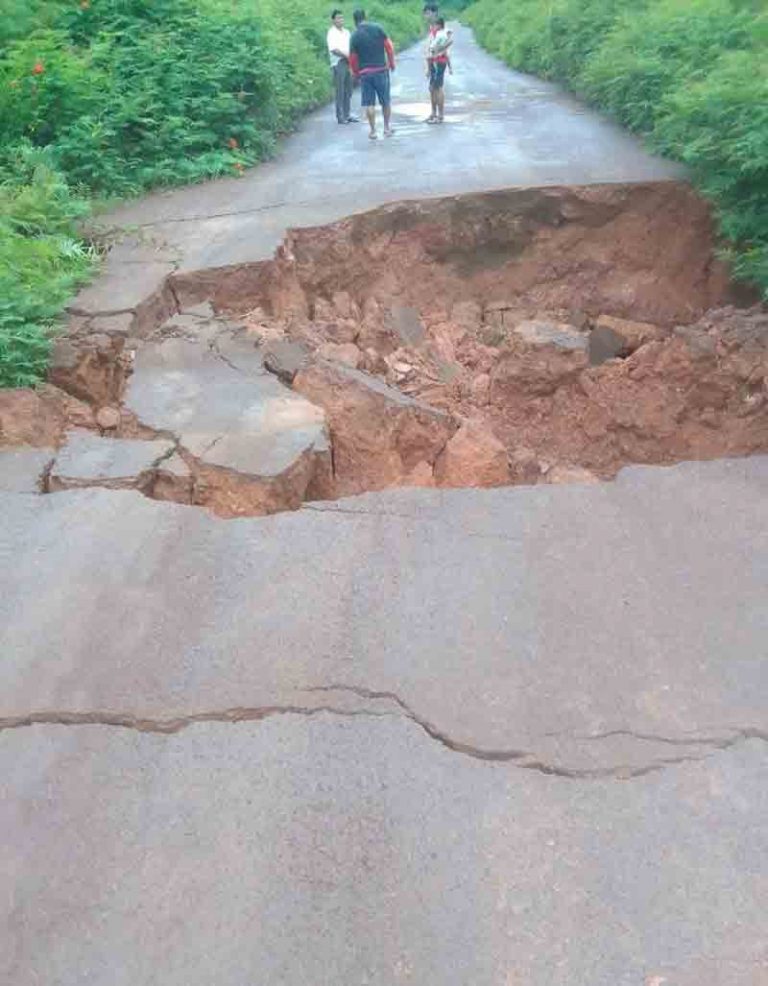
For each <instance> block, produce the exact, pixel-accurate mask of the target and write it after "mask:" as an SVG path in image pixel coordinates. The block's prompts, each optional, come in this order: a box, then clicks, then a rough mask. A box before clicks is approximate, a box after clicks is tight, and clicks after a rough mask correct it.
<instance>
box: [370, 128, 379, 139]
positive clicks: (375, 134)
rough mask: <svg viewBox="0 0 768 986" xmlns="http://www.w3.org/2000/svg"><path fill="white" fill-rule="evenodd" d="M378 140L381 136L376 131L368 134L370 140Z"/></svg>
mask: <svg viewBox="0 0 768 986" xmlns="http://www.w3.org/2000/svg"><path fill="white" fill-rule="evenodd" d="M378 139H379V135H378V134H377V133H376V131H375V130H374V131H373V132H372V133H369V134H368V140H378Z"/></svg>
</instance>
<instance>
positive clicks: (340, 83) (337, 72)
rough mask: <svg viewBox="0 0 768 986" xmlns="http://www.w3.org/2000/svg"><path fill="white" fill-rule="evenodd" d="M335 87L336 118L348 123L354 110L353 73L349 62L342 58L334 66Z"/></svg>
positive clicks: (340, 121)
mask: <svg viewBox="0 0 768 986" xmlns="http://www.w3.org/2000/svg"><path fill="white" fill-rule="evenodd" d="M333 88H334V91H335V93H336V119H337V120H338V121H339V123H346V122H347V120H348V119H349V117H350V113H351V110H352V73H351V72H350V71H349V62H348V61H346V59H344V58H342V60H341V61H340V62H339V63H338V65H335V66H334V68H333Z"/></svg>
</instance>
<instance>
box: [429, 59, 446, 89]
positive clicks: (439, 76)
mask: <svg viewBox="0 0 768 986" xmlns="http://www.w3.org/2000/svg"><path fill="white" fill-rule="evenodd" d="M447 68H448V65H447V63H446V62H430V63H429V88H430V89H442V88H443V86H444V85H445V70H446V69H447Z"/></svg>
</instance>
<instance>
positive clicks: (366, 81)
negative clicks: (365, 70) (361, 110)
mask: <svg viewBox="0 0 768 986" xmlns="http://www.w3.org/2000/svg"><path fill="white" fill-rule="evenodd" d="M377 97H378V100H379V102H380V103H381V105H382V106H389V104H390V103H391V102H392V100H391V97H390V95H389V71H388V70H387V69H382V70H381V72H371V73H370V75H361V76H360V101H361V103H362V105H363V106H375V105H376V99H377Z"/></svg>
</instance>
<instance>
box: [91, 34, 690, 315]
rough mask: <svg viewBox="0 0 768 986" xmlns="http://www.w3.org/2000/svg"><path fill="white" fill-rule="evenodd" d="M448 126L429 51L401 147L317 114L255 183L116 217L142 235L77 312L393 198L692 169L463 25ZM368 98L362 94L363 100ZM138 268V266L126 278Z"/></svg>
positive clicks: (400, 98) (137, 296) (399, 121)
mask: <svg viewBox="0 0 768 986" xmlns="http://www.w3.org/2000/svg"><path fill="white" fill-rule="evenodd" d="M454 60H455V65H456V71H455V75H454V76H453V77H449V81H448V88H447V92H448V116H447V120H446V123H445V125H444V126H443V127H441V128H436V127H428V126H426V125H425V124H424V122H423V120H424V118H425V117H426V115H427V114H428V112H429V101H428V95H427V92H426V82H425V79H424V74H423V62H422V58H421V53H420V49H419V48H412V49H410V50H409V51H408V52H406V53H404V54H403V55H402V56H401V57H400V60H399V65H398V69H397V72H396V73H395V76H394V85H393V98H394V105H395V113H394V122H395V126H396V128H397V134H396V136H395V138H394V139H392V140H388V141H384V140H380V141H378V142H377V143H376V144H372V143H371V141H369V140H368V139H367V136H366V133H367V128H366V127H365V125H364V124H362V123H361V124H360V125H359V126H355V127H350V128H347V127H339V126H338V125H337V124H336V122H335V120H334V118H333V112H332V110H331V109H329V108H324V109H322V110H320V111H318V112H317V113H315V114H313V115H311V116H310V117H309V118H308V119H307V120H306V121H305V122H304V123H303V124H302V125H301V127H300V128H299V130H298V132H297V133H296V134H295V135H294V136H292V137H291V138H289V139H288V140H286V141H285V142H284V144H283V145H282V148H281V150H280V153H279V155H278V156H277V158H276V159H275V160H274V161H272V162H270V163H268V164H265V165H263V166H261V167H258V168H254V169H252V170H251V171H249V172H248V173H247V174H246V176H245V177H244V178H240V179H235V178H231V179H222V180H219V181H212V182H207V183H205V184H203V185H195V186H191V187H189V188H184V189H178V190H174V191H170V192H160V193H157V194H154V195H150V196H148V197H146V198H144V199H142V200H140V201H139V202H136V203H129V204H127V205H125V206H124V207H122V208H120V209H118V210H117V211H116V212H114V213H111V214H109V215H106V216H103V217H101V219H100V223H101V224H102V225H104V226H107V227H110V228H111V227H118V228H121V227H122V228H128V229H129V230H131V231H132V232H133V233H138V234H139V235H138V237H136V236H130V237H129V238H128V240H127V241H126V242H124V243H123V244H122V245H121V246H120V248H119V249H118V250H116V251H115V252H114V255H113V258H112V261H111V263H110V264H109V266H108V268H107V271H106V274H105V276H104V277H102V278H101V279H100V280H99V282H97V284H96V285H95V286H93V287H91V288H89V289H87V290H86V291H85V292H83V294H82V295H81V297H80V298H79V299H78V301H77V305H76V307H77V308H78V309H79V310H83V311H87V312H100V311H111V310H114V309H115V307H116V305H119V306H120V307H129V306H130V305H131V304H132V303H134V304H135V303H136V301H139V300H141V299H142V298H144V297H145V296H146V295H147V294H148V293H150V291H151V290H152V289H153V288H154V287H156V286H157V284H159V283H160V281H161V280H162V278H163V277H164V276H165V275H166V274H167V273H168V272H169V271H170V270H172V269H174V268H176V269H180V270H200V269H203V268H206V267H221V266H226V265H228V264H236V263H242V262H247V261H254V260H262V259H265V258H267V257H269V256H271V255H272V253H273V251H274V249H275V247H276V246H277V245H278V244H279V243H280V241H281V239H282V238H283V236H284V234H285V231H286V230H287V229H289V228H291V227H295V226H314V225H318V224H321V223H326V222H332V221H335V220H337V219H341V218H343V217H344V216H347V215H349V214H350V213H353V212H359V211H363V210H365V209H370V208H373V207H375V206H378V205H382V204H384V203H386V202H394V201H398V200H401V199H412V198H422V197H425V196H440V195H453V194H459V193H463V192H473V191H485V190H488V189H493V188H508V187H513V186H528V187H531V186H536V185H557V184H564V185H579V184H589V183H595V182H613V181H645V180H650V179H664V178H673V177H676V176H679V175H680V169H679V168H678V167H677V166H675V165H674V164H671V163H670V162H668V161H662V160H660V159H658V158H654V157H652V156H650V155H649V154H648V153H647V152H646V151H645V150H644V149H643V148H642V146H641V144H640V142H639V141H638V140H637V139H636V138H634V137H631V136H630V135H628V134H627V133H625V132H624V131H622V130H621V129H619V128H618V127H616V126H614V125H613V124H611V123H609V122H607V121H606V120H605V119H604V118H603V117H601V116H600V115H599V114H597V113H595V112H593V111H591V110H589V109H587V108H586V107H584V106H583V105H581V104H580V103H578V102H577V101H575V100H574V99H572V98H571V97H569V96H567V95H565V94H564V93H563V92H562V90H560V89H558V88H557V87H556V86H552V85H549V84H547V83H545V82H542V81H540V80H538V79H534V78H532V77H530V76H526V75H521V74H520V73H518V72H512V71H510V70H509V69H508V68H506V66H504V65H503V64H502V63H501V62H499V61H497V60H496V59H494V58H491V56H490V55H488V54H486V53H485V52H484V51H483V50H482V49H481V48H480V47H479V46H478V45H477V43H476V42H475V40H474V38H473V36H472V33H471V32H470V31H468V30H467V29H466V28H459V29H458V31H457V40H456V47H455V56H454ZM355 98H356V100H357V98H358V97H357V96H356V97H355ZM126 264H130V265H131V266H130V267H128V268H126V266H125V265H126Z"/></svg>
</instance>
